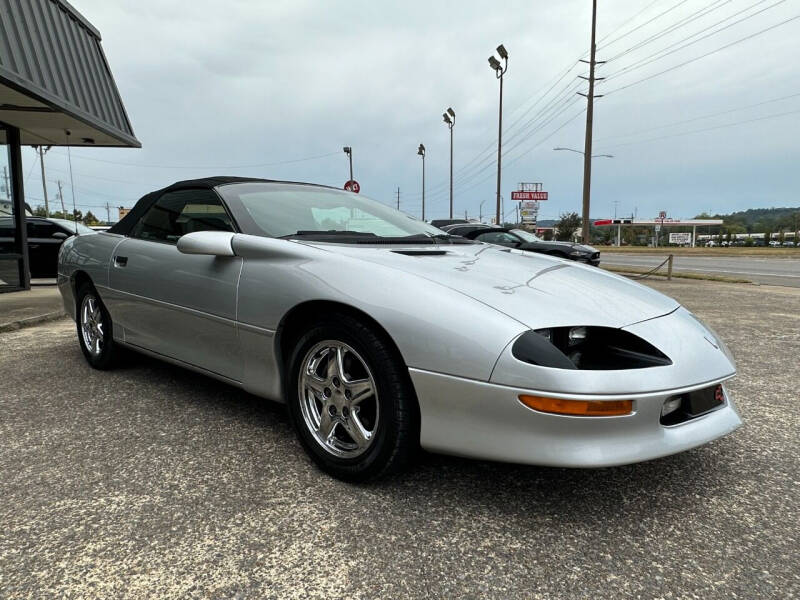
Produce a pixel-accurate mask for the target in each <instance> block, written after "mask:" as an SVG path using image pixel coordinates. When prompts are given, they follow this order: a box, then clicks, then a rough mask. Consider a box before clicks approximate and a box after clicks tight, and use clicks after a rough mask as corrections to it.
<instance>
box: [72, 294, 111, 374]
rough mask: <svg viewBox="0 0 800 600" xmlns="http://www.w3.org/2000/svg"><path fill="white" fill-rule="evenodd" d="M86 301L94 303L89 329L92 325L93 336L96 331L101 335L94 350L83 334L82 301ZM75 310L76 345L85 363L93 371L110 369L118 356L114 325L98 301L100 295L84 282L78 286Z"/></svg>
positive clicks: (103, 306) (83, 312)
mask: <svg viewBox="0 0 800 600" xmlns="http://www.w3.org/2000/svg"><path fill="white" fill-rule="evenodd" d="M88 299H93V301H94V302H96V305H95V306H96V309H95V315H96V317H95V318H94V319H93V320H92V321H93V322H92V324H90V325H89V328H90V329H91V328H92V325H95V326H97V329H95V330H94V333H95V335H96V334H97V332H98V331H101V332H102V335H101V336H100V337H101V341H100V344H99V345H98V346H97V347H96V350H92V349H90V348H89V342H88V340H87V337H86V335H85V333H84V324H85V321H86V311H85V310H84V308H85V307H84V301H88ZM75 310H76V314H75V317H76V318H75V324H76V326H77V329H78V344H79V345H80V347H81V351H82V352H83V356H84V357H85V358H86V362H88V363H89V365H90V366H91V367H93V368H95V369H101V370H106V369H110V368H112V367H113V366H114V363H115V362H116V359H117V356H118V355H119V350H120V349H119V348H118V347H117V346H116V344H114V330H113V327H114V325H113V323H112V322H111V315H109V314H108V310H106V307H105V304H103V301H102V300H101V299H100V295H99V294H98V293H97V290H96V289H95V288H94V286H93V285H92V284H91V283H88V282H86V283H82V284H81V285H80V286H78V291H77V294H76V299H75Z"/></svg>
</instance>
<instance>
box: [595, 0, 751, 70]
mask: <svg viewBox="0 0 800 600" xmlns="http://www.w3.org/2000/svg"><path fill="white" fill-rule="evenodd" d="M732 1H733V0H714V2H712V3H711V4H707V5H706V6H704V7H703V8H701V9H700V10H698V11H695V12H693V13H692V14H690V15H688V16H687V17H684V18H683V19H681V20H680V21H678V22H677V23H673V24H672V25H670V26H669V27H666V28H664V29H662V30H661V31H659V32H656V33H654V34H653V35H651V36H650V37H648V38H645V39H644V40H641V41H640V42H637V43H636V44H634V45H633V46H631V47H630V48H627V49H625V50H623V51H622V52H619V53H617V54H615V55H614V56H612V57H611V58H609V59H608V60H607V61H606V62H607V63H610V62H613V61H615V60H617V59H619V58H621V57H623V56H625V55H627V54H629V53H631V52H635V51H636V50H638V49H639V48H642V47H644V46H647V45H648V44H651V43H652V42H655V41H656V40H658V39H661V38H662V37H664V36H665V35H669V34H670V33H673V32H675V31H677V30H678V29H680V28H681V27H685V26H686V25H689V24H690V23H693V22H694V21H696V20H698V19H701V18H703V17H705V16H706V15H709V14H711V13H712V12H714V11H715V10H719V9H720V8H722V7H723V6H725V5H726V4H730V3H731V2H732ZM760 2H766V0H760ZM701 13H702V14H701ZM727 18H730V17H727ZM694 35H696V34H694ZM690 37H691V36H690Z"/></svg>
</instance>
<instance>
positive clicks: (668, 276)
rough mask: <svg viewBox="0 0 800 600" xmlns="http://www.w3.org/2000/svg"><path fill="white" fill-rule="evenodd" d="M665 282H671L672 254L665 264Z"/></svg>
mask: <svg viewBox="0 0 800 600" xmlns="http://www.w3.org/2000/svg"><path fill="white" fill-rule="evenodd" d="M667 281H672V254H670V255H669V260H668V262H667Z"/></svg>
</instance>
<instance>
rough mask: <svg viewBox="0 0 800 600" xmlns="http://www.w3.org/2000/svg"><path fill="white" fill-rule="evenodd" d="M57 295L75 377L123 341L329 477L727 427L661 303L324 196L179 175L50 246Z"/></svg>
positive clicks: (700, 339)
mask: <svg viewBox="0 0 800 600" xmlns="http://www.w3.org/2000/svg"><path fill="white" fill-rule="evenodd" d="M58 284H59V288H60V291H61V294H62V296H63V299H64V305H65V307H66V309H67V310H68V312H69V313H70V314H71V315H72V316H73V317H74V318H75V320H76V323H77V330H78V337H79V342H80V347H81V349H82V351H83V353H84V355H85V356H86V359H87V360H88V362H89V363H90V364H91V365H92V366H93V367H96V368H101V369H103V368H109V367H111V366H112V365H113V364H114V363H115V361H119V360H124V355H121V354H120V349H121V348H123V347H124V348H129V349H133V350H136V351H139V352H143V353H146V354H149V355H151V356H155V357H158V358H161V359H163V360H166V361H169V362H172V363H175V364H178V365H181V366H184V367H187V368H190V369H194V370H196V371H199V372H201V373H204V374H207V375H209V376H211V377H215V378H217V379H220V380H223V381H226V382H228V383H230V384H232V385H235V386H237V387H240V388H243V389H245V390H247V391H249V392H252V393H254V394H258V395H260V396H263V397H264V398H268V399H271V400H276V401H279V402H286V404H287V405H288V410H289V414H290V415H291V419H292V422H293V424H294V427H295V429H296V431H297V434H298V437H299V439H300V441H301V442H302V444H303V446H304V448H305V449H306V450H307V452H308V453H309V455H310V456H311V457H312V458H313V459H314V460H315V461H316V463H317V464H318V465H320V467H322V468H323V469H324V470H325V471H327V472H328V473H331V474H333V475H335V476H337V477H340V478H343V479H347V480H352V481H363V480H369V479H374V478H377V477H380V476H382V475H384V474H386V473H389V472H392V471H395V470H397V469H398V468H401V467H402V466H404V465H406V464H408V462H409V461H411V460H412V459H413V457H414V454H415V452H416V451H417V449H418V448H419V447H420V446H421V447H422V448H426V449H428V450H432V451H437V452H445V453H452V454H458V455H462V456H471V457H479V458H485V459H494V460H503V461H515V462H521V463H529V464H540V465H554V466H569V467H601V466H610V465H620V464H625V463H631V462H637V461H642V460H647V459H652V458H656V457H660V456H664V455H668V454H672V453H676V452H681V451H683V450H686V449H689V448H693V447H695V446H698V445H701V444H704V443H706V442H708V441H710V440H713V439H715V438H718V437H720V436H723V435H725V434H727V433H729V432H731V431H733V430H734V429H736V428H737V427H738V426H739V425H740V419H739V416H738V414H737V412H736V409H735V407H734V404H733V401H732V399H731V397H730V394H729V392H728V390H727V387H726V386H725V383H724V382H725V381H726V380H728V379H729V378H731V377H733V376H734V374H735V372H736V368H735V366H734V362H733V359H732V357H731V355H730V353H729V352H728V350H727V349H726V347H725V345H724V344H723V342H722V341H721V340H720V339H719V338H718V337H717V336H716V335H715V334H714V332H712V331H711V330H710V329H709V328H707V327H706V326H704V325H703V324H702V323H701V322H700V321H699V320H697V319H696V318H695V317H694V316H693V315H692V314H691V313H690V312H689V311H687V310H686V309H685V308H683V307H681V306H680V305H679V304H678V303H677V302H676V301H674V300H672V299H670V298H668V297H666V296H664V295H662V294H659V293H657V292H655V291H653V290H651V289H649V288H647V287H644V286H641V285H639V284H636V283H633V282H631V281H629V280H627V279H624V278H622V277H619V276H616V275H613V274H610V273H607V272H604V271H602V270H599V269H596V268H592V267H587V266H584V265H581V264H577V263H574V262H567V261H563V260H559V259H555V258H551V257H548V256H545V255H541V254H534V253H529V252H524V251H520V250H515V249H504V248H500V247H497V246H492V245H488V244H483V243H479V242H473V241H470V240H464V239H462V238H459V237H456V236H450V235H447V234H445V233H443V232H441V231H440V230H438V229H436V228H434V227H432V226H430V225H427V224H425V223H422V222H420V221H417V220H415V219H412V218H410V217H408V216H407V215H405V214H403V213H400V212H398V211H395V210H393V209H391V208H389V207H387V206H385V205H383V204H381V203H379V202H375V201H373V200H370V199H368V198H364V197H362V196H359V195H357V194H352V193H349V192H344V191H341V190H336V189H332V188H327V187H324V186H315V185H308V184H297V183H284V182H272V181H265V180H253V179H242V178H232V177H216V178H209V179H202V180H193V181H183V182H179V183H176V184H174V185H172V186H169V187H167V188H165V189H163V190H159V191H157V192H153V193H152V194H148V195H147V196H145V197H144V198H142V199H141V200H140V201H139V202H138V203H137V205H136V206H135V207H134V209H133V210H132V211H131V212H130V213H129V214H128V215H127V216H126V217H125V218H124V219H122V220H121V221H120V222H119V223H118V224H117V225H115V226H114V227H112V228H111V229H110V230H109V231H106V232H101V233H98V234H97V235H91V236H79V237H74V238H70V239H69V240H67V241H66V242H65V243H64V245H63V247H62V249H61V253H60V256H59V267H58Z"/></svg>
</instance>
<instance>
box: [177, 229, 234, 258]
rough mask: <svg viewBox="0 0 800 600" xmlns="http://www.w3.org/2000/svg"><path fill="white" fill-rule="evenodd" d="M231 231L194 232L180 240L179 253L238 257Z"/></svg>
mask: <svg viewBox="0 0 800 600" xmlns="http://www.w3.org/2000/svg"><path fill="white" fill-rule="evenodd" d="M233 236H234V234H233V232H230V231H194V232H192V233H187V234H186V235H183V236H181V237H180V238H178V251H179V252H181V253H183V254H205V255H208V256H236V253H235V252H234V251H233V246H232V245H231V242H232V240H233Z"/></svg>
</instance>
